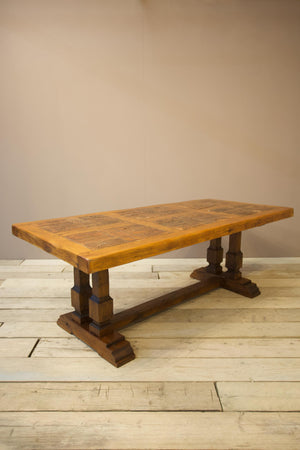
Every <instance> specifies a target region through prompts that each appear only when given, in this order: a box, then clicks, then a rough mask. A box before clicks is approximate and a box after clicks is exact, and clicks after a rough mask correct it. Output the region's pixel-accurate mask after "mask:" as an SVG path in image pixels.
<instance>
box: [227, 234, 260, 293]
mask: <svg viewBox="0 0 300 450" xmlns="http://www.w3.org/2000/svg"><path fill="white" fill-rule="evenodd" d="M241 238H242V233H241V232H239V233H234V234H231V235H230V236H229V250H228V252H227V253H226V267H227V272H225V273H224V283H223V287H224V288H225V289H228V290H229V291H233V292H236V293H237V294H241V295H244V296H245V297H250V298H253V297H257V296H258V295H259V294H260V290H259V289H258V287H257V285H256V284H255V283H252V281H251V280H249V279H248V278H243V277H242V274H241V271H240V269H241V267H242V265H243V253H242V252H241Z"/></svg>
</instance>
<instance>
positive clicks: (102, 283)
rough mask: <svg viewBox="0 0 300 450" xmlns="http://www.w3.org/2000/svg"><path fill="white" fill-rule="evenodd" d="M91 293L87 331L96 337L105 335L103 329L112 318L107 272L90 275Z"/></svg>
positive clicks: (111, 301) (111, 300) (111, 302)
mask: <svg viewBox="0 0 300 450" xmlns="http://www.w3.org/2000/svg"><path fill="white" fill-rule="evenodd" d="M92 280H93V291H92V295H91V297H90V299H89V315H90V318H91V319H92V322H91V323H90V326H89V329H90V332H91V333H93V334H95V335H96V336H99V337H100V336H103V335H105V334H107V331H106V332H105V328H107V326H108V325H110V323H111V319H112V317H113V299H112V298H111V297H110V296H109V280H108V270H102V271H101V272H96V273H93V274H92Z"/></svg>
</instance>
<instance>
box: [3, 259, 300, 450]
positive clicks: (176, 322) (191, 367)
mask: <svg viewBox="0 0 300 450" xmlns="http://www.w3.org/2000/svg"><path fill="white" fill-rule="evenodd" d="M203 264H204V260H200V259H172V260H170V259H168V260H167V259H146V260H143V261H140V262H136V263H132V264H128V265H126V266H122V267H117V268H114V269H112V270H111V271H110V273H111V294H112V296H113V297H114V299H115V311H120V310H122V309H124V308H128V307H130V306H133V305H135V304H138V303H140V302H142V301H144V300H146V299H150V298H152V297H154V296H157V295H159V294H160V293H165V292H168V291H170V290H173V289H175V288H177V287H179V286H184V285H187V284H189V283H193V282H194V281H193V280H192V279H190V278H189V273H190V272H191V271H192V270H193V269H195V268H197V267H199V266H201V265H203ZM243 273H244V274H245V275H246V276H249V277H250V278H251V279H252V280H253V281H254V282H257V284H258V285H259V287H260V288H261V292H262V294H261V295H260V296H259V297H257V298H255V299H248V298H244V297H241V296H239V295H237V294H235V293H232V292H229V291H225V290H216V291H213V292H210V293H208V294H205V295H203V296H201V297H198V298H195V299H193V300H191V301H189V302H187V303H184V304H182V305H180V306H178V307H175V308H172V309H170V310H168V311H165V312H164V313H161V314H160V315H157V316H155V317H152V318H150V319H147V320H146V321H144V322H141V323H139V324H136V325H133V326H131V327H128V328H127V329H124V331H123V333H124V335H125V336H126V337H128V339H129V340H130V342H131V344H132V346H133V347H134V350H135V353H136V356H137V357H136V359H135V360H134V361H132V362H131V363H129V364H127V365H125V366H123V367H121V368H119V369H116V368H114V367H113V366H111V365H110V364H108V363H107V362H106V361H104V360H102V359H101V358H100V357H98V355H97V354H96V353H95V352H93V351H92V350H91V349H90V348H89V347H87V346H86V345H85V344H83V343H82V342H80V341H79V340H77V339H76V338H74V337H72V336H70V335H69V334H67V333H65V332H64V331H63V330H62V329H61V328H59V327H58V326H57V325H56V319H57V318H58V316H59V315H60V314H62V313H64V312H68V311H70V310H71V308H70V293H69V289H70V287H71V286H72V268H71V267H70V266H69V265H67V264H66V263H64V262H63V261H60V260H56V259H51V260H25V261H22V260H11V261H8V260H2V261H1V260H0V364H1V370H0V423H1V434H0V449H9V450H11V449H16V450H17V449H18V450H19V449H22V450H23V449H24V450H27V449H28V450H33V449H39V450H40V449H45V450H46V449H47V450H51V449H56V450H60V449H61V450H63V449H64V450H72V449H77V450H83V449H84V450H89V449H103V450H105V449H115V450H116V449H120V450H121V449H135V450H138V449H140V450H142V449H144V450H145V449H153V450H154V449H165V450H167V449H178V450H179V449H181V450H182V449H186V450H188V449H198V450H201V449H203V450H204V449H211V450H214V449H215V450H229V449H231V450H235V449H248V450H262V449H264V450H268V449H272V450H273V449H275V450H276V449H278V450H286V449H288V450H299V449H300V444H299V442H300V279H299V275H300V258H276V259H275V258H274V259H272V258H265V259H246V260H245V261H244V270H243Z"/></svg>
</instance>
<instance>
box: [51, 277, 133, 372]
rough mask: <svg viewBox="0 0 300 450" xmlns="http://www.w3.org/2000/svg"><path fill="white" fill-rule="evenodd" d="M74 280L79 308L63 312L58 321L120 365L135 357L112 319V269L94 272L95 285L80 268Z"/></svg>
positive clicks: (76, 302)
mask: <svg viewBox="0 0 300 450" xmlns="http://www.w3.org/2000/svg"><path fill="white" fill-rule="evenodd" d="M74 280H75V283H74V287H73V288H72V290H71V299H72V305H73V306H74V308H75V311H74V312H72V313H68V314H63V315H62V316H60V318H59V319H58V321H57V323H58V325H59V326H60V327H62V328H63V329H64V330H66V331H68V332H69V333H70V334H74V335H75V336H76V337H78V338H79V339H80V340H82V341H83V342H85V343H86V344H88V345H89V346H90V347H91V348H93V349H94V350H95V351H96V352H97V353H98V354H99V355H100V356H102V357H103V358H105V359H106V360H107V361H109V362H110V363H111V364H113V365H114V366H116V367H120V366H122V365H123V364H125V363H127V362H129V361H131V360H132V359H134V358H135V355H134V352H133V350H132V348H131V345H130V344H129V342H128V341H126V340H125V338H124V336H123V335H122V334H120V333H119V332H118V331H116V329H115V327H114V324H113V323H112V318H113V299H112V298H111V297H110V296H109V280H108V270H104V271H101V272H96V273H94V274H93V275H92V281H93V287H92V288H91V287H90V285H89V275H88V274H85V273H83V272H81V271H80V270H78V269H75V270H74Z"/></svg>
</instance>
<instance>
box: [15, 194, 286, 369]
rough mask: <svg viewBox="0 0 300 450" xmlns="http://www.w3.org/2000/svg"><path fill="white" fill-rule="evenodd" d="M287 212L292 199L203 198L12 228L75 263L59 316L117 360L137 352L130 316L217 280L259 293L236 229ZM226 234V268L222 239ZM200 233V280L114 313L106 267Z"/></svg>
mask: <svg viewBox="0 0 300 450" xmlns="http://www.w3.org/2000/svg"><path fill="white" fill-rule="evenodd" d="M291 216H293V208H290V207H282V206H270V205H260V204H252V203H241V202H235V201H225V200H215V199H202V200H190V201H182V202H177V203H168V204H159V205H152V206H144V207H138V208H130V209H122V210H114V211H106V212H97V213H91V214H84V215H76V216H71V217H63V218H57V219H48V220H37V221H33V222H25V223H18V224H14V225H12V232H13V234H14V235H15V236H17V237H19V238H21V239H24V240H25V241H27V242H29V243H31V244H33V245H36V246H37V247H40V248H41V249H43V250H45V251H46V252H48V253H50V254H52V255H55V256H57V257H58V258H61V259H63V260H64V261H66V262H68V263H70V264H71V265H72V266H73V267H74V286H73V287H72V289H71V303H72V306H73V308H74V311H72V312H70V313H67V314H63V315H61V316H60V317H59V319H58V322H57V323H58V325H59V326H60V327H62V328H63V329H64V330H66V331H67V332H68V333H71V334H73V335H75V336H76V337H77V338H79V339H80V340H82V341H83V342H85V343H86V344H87V345H89V346H90V347H91V348H93V349H94V350H95V351H96V352H97V353H98V354H99V355H101V356H102V357H103V358H105V359H106V360H107V361H109V362H110V363H111V364H113V365H114V366H116V367H120V366H122V365H124V364H125V363H127V362H129V361H131V360H132V359H134V358H135V355H134V352H133V349H132V347H131V345H130V343H129V342H128V341H127V340H126V339H125V337H124V335H123V334H121V333H119V330H120V329H122V328H124V327H127V326H128V325H130V324H131V323H134V322H137V321H139V320H143V319H146V318H147V317H149V316H151V315H153V314H156V313H159V312H161V311H163V310H166V309H167V308H170V307H171V306H174V305H177V304H179V303H181V302H183V301H187V300H189V299H191V298H193V297H196V296H198V295H200V294H205V293H207V292H209V291H211V290H213V289H217V288H225V289H228V290H230V291H233V292H236V293H238V294H241V295H244V296H246V297H250V298H252V297H256V296H257V295H259V294H260V291H259V289H258V287H257V286H256V284H255V283H253V282H252V281H251V280H249V279H247V278H244V277H243V276H242V273H241V267H242V260H243V254H242V252H241V234H242V232H243V231H245V230H247V229H250V228H255V227H259V226H261V225H265V224H268V223H271V222H274V221H277V220H281V219H285V218H288V217H291ZM227 235H229V248H228V251H227V253H226V259H225V268H224V266H222V261H223V248H222V242H221V239H222V237H223V236H227ZM204 241H210V244H209V247H208V249H207V263H208V264H207V266H205V267H201V268H198V269H196V270H194V271H193V272H192V273H191V277H192V278H193V279H196V280H197V282H194V283H193V284H190V285H188V286H185V287H182V288H181V289H177V290H175V291H173V292H170V293H167V294H164V295H161V296H159V297H157V298H154V299H152V300H149V301H147V302H144V303H141V304H140V305H137V306H134V307H132V308H129V309H127V310H124V311H121V312H119V313H117V314H114V312H113V299H112V298H111V296H110V292H109V269H110V268H112V267H115V266H119V265H123V264H126V263H130V262H132V261H137V260H140V259H143V258H148V257H151V256H156V255H158V254H162V253H164V252H169V251H172V250H176V249H180V248H183V247H187V246H190V245H194V244H198V243H200V242H204ZM90 278H92V283H90ZM221 295H222V294H221V292H220V296H221ZM183 326H184V325H183Z"/></svg>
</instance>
